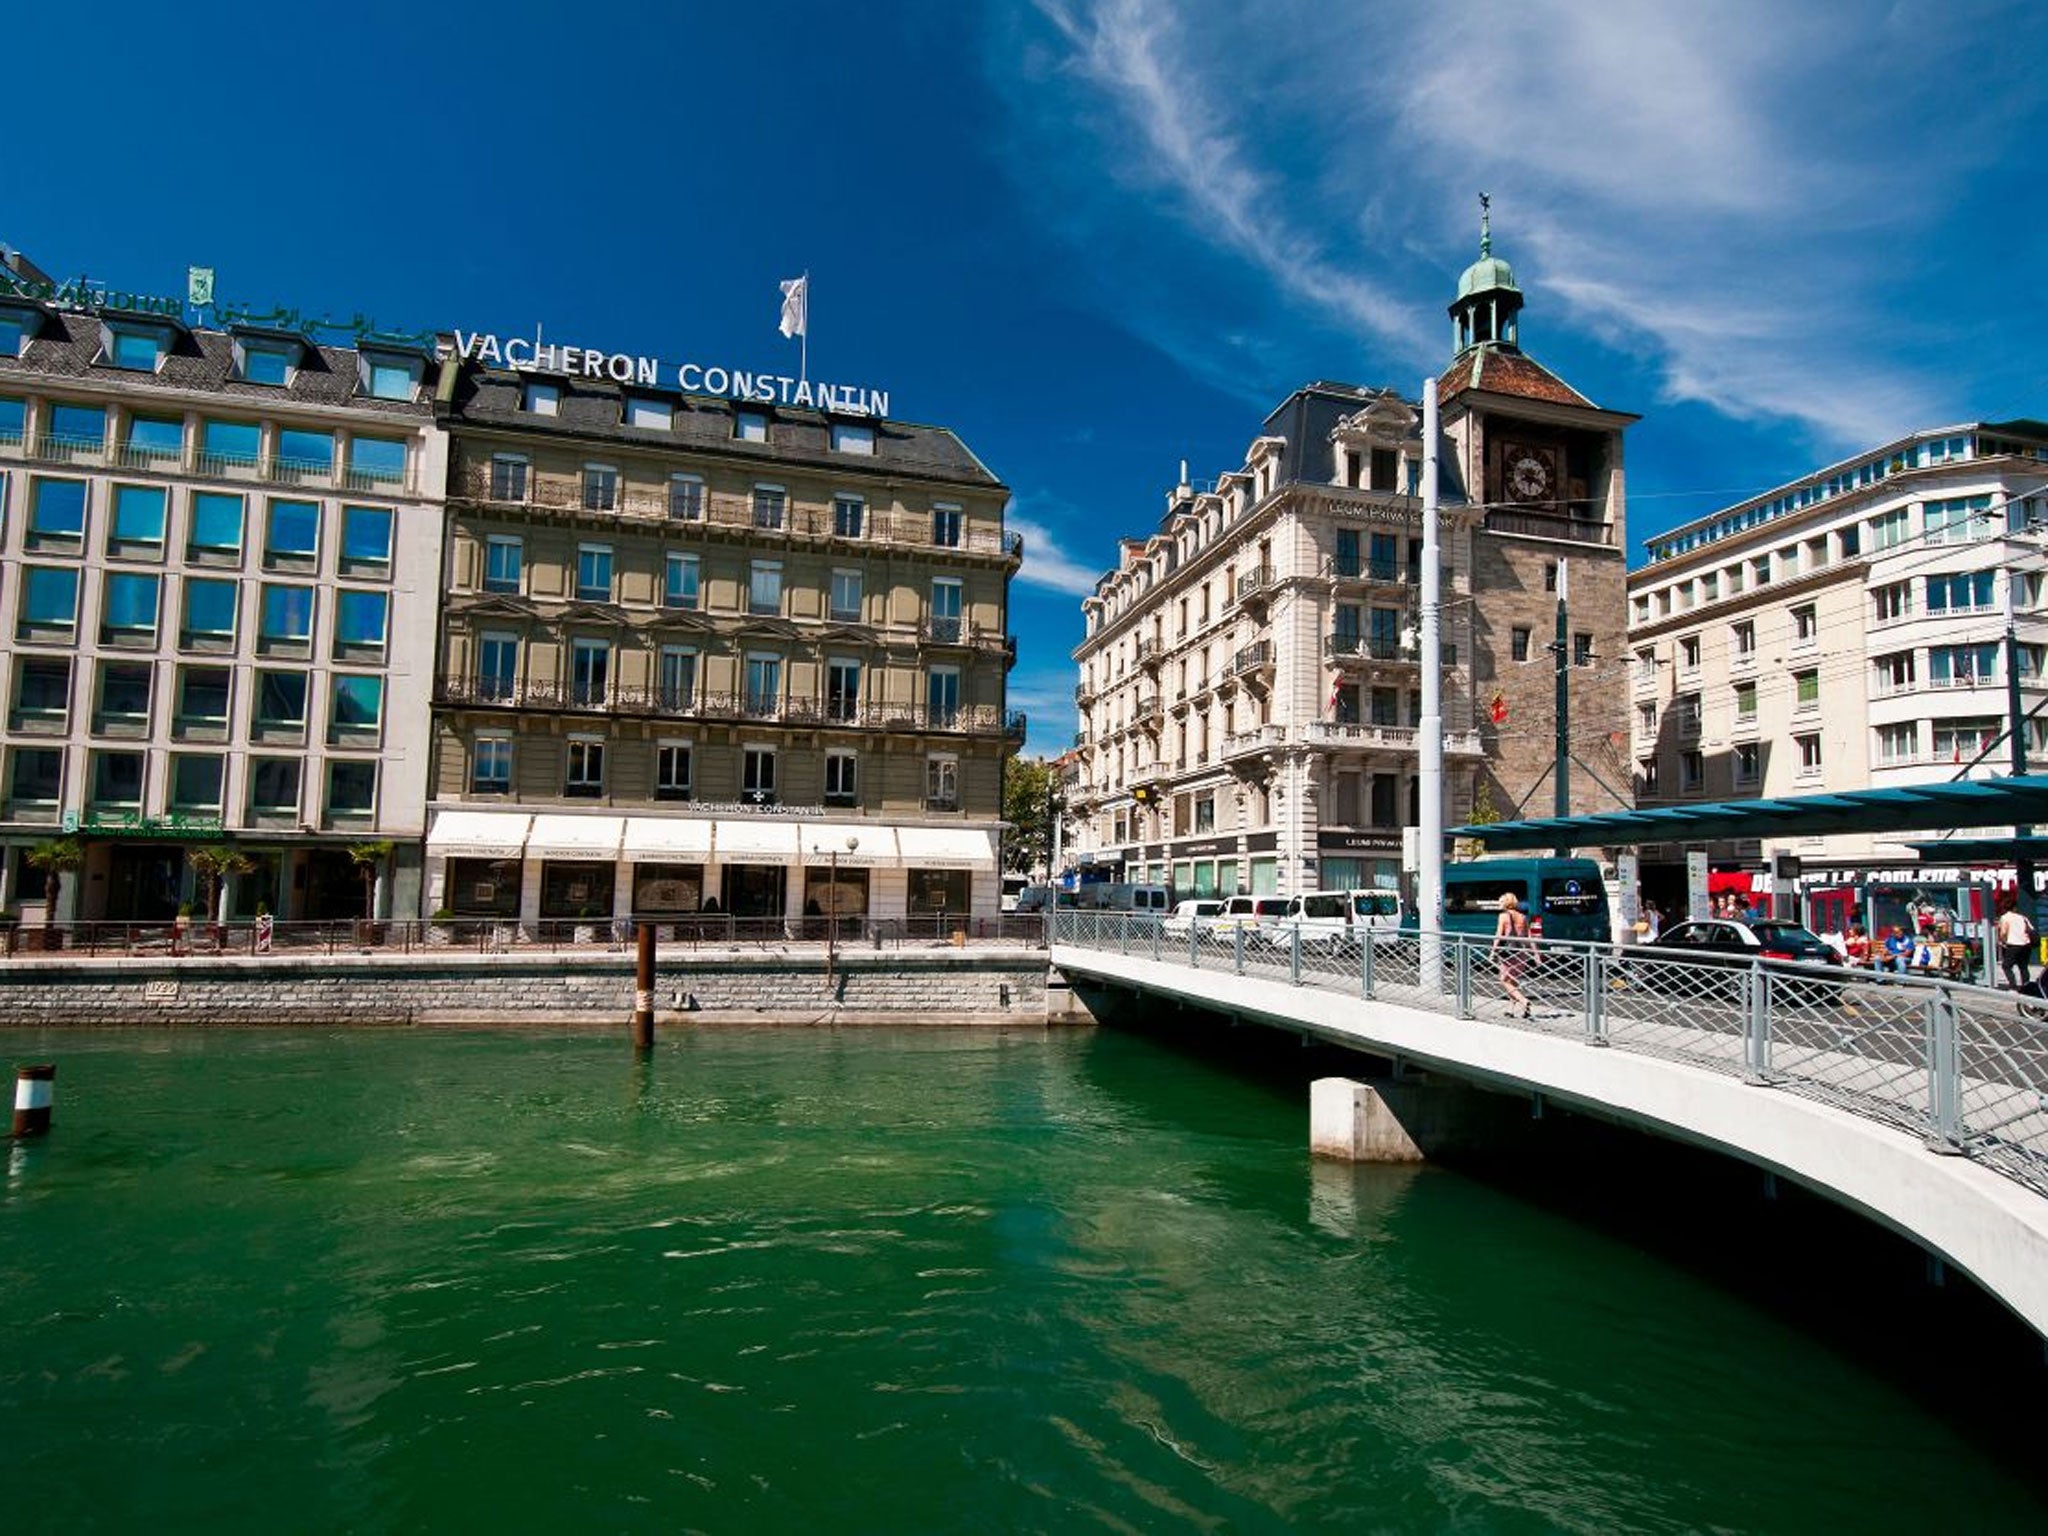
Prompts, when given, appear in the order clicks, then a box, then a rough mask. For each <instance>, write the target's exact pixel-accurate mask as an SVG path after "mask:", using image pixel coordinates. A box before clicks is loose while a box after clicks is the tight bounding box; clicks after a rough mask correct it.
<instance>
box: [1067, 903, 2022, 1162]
mask: <svg viewBox="0 0 2048 1536" xmlns="http://www.w3.org/2000/svg"><path fill="white" fill-rule="evenodd" d="M1051 942H1052V945H1053V947H1054V959H1055V962H1057V960H1058V958H1059V956H1058V951H1059V950H1060V949H1061V948H1069V949H1083V950H1095V951H1102V952H1109V953H1114V954H1117V955H1122V956H1129V957H1132V958H1138V959H1145V960H1151V961H1155V962H1159V963H1162V964H1168V965H1174V966H1182V967H1187V968H1190V969H1193V970H1198V971H1201V970H1214V971H1222V972H1228V973H1231V974H1234V975H1237V976H1244V977H1251V978H1255V979H1264V980H1269V981H1276V982H1283V983H1289V984H1292V985H1295V986H1300V987H1314V988H1319V989H1323V990H1326V991H1332V992H1341V993H1348V994H1351V995H1354V996H1356V997H1358V998H1359V999H1360V1000H1361V1001H1380V1002H1386V1003H1398V1004H1400V1005H1403V1006H1405V1007H1408V1008H1413V1009H1419V1010H1423V1011H1426V1012H1431V1013H1438V1014H1441V1015H1443V1016H1444V1018H1445V1021H1446V1027H1447V1028H1468V1027H1472V1026H1473V1025H1485V1026H1489V1027H1495V1028H1504V1029H1516V1030H1531V1031H1537V1032H1541V1033H1545V1034H1549V1035H1553V1036H1559V1035H1563V1036H1576V1037H1578V1038H1580V1039H1583V1040H1584V1041H1585V1043H1586V1044H1587V1045H1588V1046H1592V1047H1605V1048H1611V1049H1614V1050H1621V1051H1629V1052H1634V1053H1637V1054H1640V1055H1645V1056H1652V1057H1659V1058H1663V1059H1666V1060H1671V1061H1678V1062H1683V1063H1686V1064H1687V1065H1690V1066H1694V1067H1701V1068H1705V1069H1707V1070H1709V1071H1712V1072H1716V1073H1721V1074H1725V1075H1728V1076H1733V1077H1737V1078H1740V1079H1741V1080H1743V1081H1746V1082H1750V1083H1754V1084H1757V1085H1759V1086H1769V1087H1771V1088H1775V1089H1780V1090H1783V1091H1786V1092H1790V1093H1795V1094H1800V1095H1804V1096H1806V1097H1809V1098H1812V1099H1815V1100H1817V1101H1821V1102H1824V1103H1827V1104H1829V1105H1832V1106H1834V1107H1837V1108H1840V1109H1843V1110H1847V1111H1850V1112H1851V1113H1854V1114H1856V1115H1859V1116H1862V1117H1864V1118H1866V1119H1870V1120H1874V1121H1879V1122H1882V1123H1884V1124H1886V1125H1889V1126H1893V1127H1895V1128H1897V1129H1899V1130H1903V1131H1907V1132H1910V1133H1912V1134H1914V1135H1917V1136H1920V1137H1922V1138H1924V1139H1925V1140H1926V1142H1927V1143H1928V1145H1929V1146H1931V1147H1933V1148H1934V1149H1936V1150H1937V1151H1942V1152H1947V1153H1954V1154H1958V1155H1961V1156H1965V1157H1969V1158H1972V1159H1975V1160H1977V1161H1979V1162H1981V1163H1983V1164H1984V1165H1986V1166H1987V1167H1991V1168H1995V1169H1996V1170H1998V1171H1999V1172H2001V1173H2003V1174H2005V1175H2006V1176H2008V1177H2010V1178H2012V1179H2014V1180H2017V1181H2018V1182H2020V1183H2022V1184H2024V1185H2026V1186H2028V1187H2029V1188H2031V1189H2033V1190H2034V1191H2036V1192H2038V1193H2040V1194H2043V1195H2048V1027H2044V1019H2048V1007H2039V1006H2032V1007H2030V1006H2029V1005H2028V1004H2026V1003H2025V1002H2024V1001H2023V1000H2022V999H2021V998H2019V997H2017V996H2015V994H2013V993H2011V992H2002V991H1993V990H1991V989H1989V988H1985V987H1978V986H1970V985H1966V984H1963V983H1960V982H1952V981H1942V980H1930V979H1925V978H1921V977H1916V976H1894V975H1888V974H1880V973H1874V972H1871V971H1864V970H1851V969H1846V968H1840V967H1827V966H1818V967H1817V966H1805V965H1798V964H1793V963H1784V962H1777V961H1763V960H1752V961H1747V962H1743V961H1733V962H1731V963H1728V964H1714V963H1708V962H1702V961H1698V960H1692V959H1686V958H1679V957H1675V956H1667V955H1653V954H1649V953H1647V952H1643V951H1638V950H1635V949H1632V948H1630V947H1627V946H1621V947H1610V946H1607V945H1593V944H1579V943H1566V942H1563V941H1557V940H1537V941H1535V942H1534V944H1533V945H1532V947H1531V949H1530V950H1529V952H1528V953H1527V955H1526V958H1524V959H1522V960H1521V961H1520V962H1519V963H1520V964H1521V965H1522V966H1523V967H1524V968H1523V969H1522V970H1521V971H1520V974H1519V975H1517V973H1516V972H1515V971H1514V970H1510V971H1508V972H1507V976H1508V978H1510V979H1513V980H1515V981H1516V983H1517V985H1518V986H1519V989H1520V990H1521V991H1522V992H1523V993H1524V994H1525V995H1526V997H1527V998H1528V1000H1529V1005H1530V1006H1529V1007H1528V1009H1527V1010H1526V1011H1525V1010H1523V1009H1522V1008H1521V1007H1520V1005H1516V1004H1512V1002H1511V999H1510V997H1509V995H1508V992H1507V989H1506V983H1505V982H1504V980H1503V974H1502V968H1501V967H1500V966H1498V965H1496V964H1495V963H1494V962H1493V960H1492V958H1491V953H1490V952H1491V949H1492V944H1493V941H1492V939H1491V938H1475V937H1472V936H1470V935H1461V934H1444V935H1441V938H1440V943H1441V955H1442V964H1441V972H1440V974H1441V983H1442V984H1441V988H1440V989H1430V988H1425V987H1424V986H1423V985H1422V984H1421V970H1422V965H1423V953H1422V943H1421V940H1420V939H1419V938H1418V936H1417V935H1415V934H1413V933H1404V934H1400V935H1393V934H1374V933H1372V932H1370V931H1368V932H1367V933H1366V934H1365V935H1364V936H1363V938H1354V937H1350V936H1342V937H1330V936H1325V935H1319V934H1315V933H1310V934H1307V935H1306V936H1304V935H1303V934H1302V933H1300V932H1299V931H1295V930H1269V929H1263V928H1259V927H1255V926H1252V925H1228V924H1223V923H1211V924H1202V923H1197V924H1195V925H1193V926H1191V927H1188V928H1186V929H1184V930H1183V929H1176V930H1175V931H1172V932H1169V931H1168V929H1167V925H1166V923H1165V922H1164V921H1163V920H1161V919H1160V918H1158V917H1155V916H1149V915H1126V914H1121V913H1108V912H1087V911H1074V910H1066V909H1063V910H1061V911H1059V912H1057V913H1056V914H1054V916H1053V922H1052V931H1051Z"/></svg>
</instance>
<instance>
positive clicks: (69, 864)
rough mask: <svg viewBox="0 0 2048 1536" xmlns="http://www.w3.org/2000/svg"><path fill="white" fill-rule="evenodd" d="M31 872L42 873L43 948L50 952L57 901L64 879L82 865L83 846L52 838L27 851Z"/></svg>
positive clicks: (73, 841) (78, 843)
mask: <svg viewBox="0 0 2048 1536" xmlns="http://www.w3.org/2000/svg"><path fill="white" fill-rule="evenodd" d="M28 863H29V868H31V869H40V870H41V871H42V872H43V880H44V886H43V948H45V949H50V948H52V947H54V946H53V943H52V940H53V938H54V935H55V932H56V930H55V928H54V927H53V926H52V925H53V924H54V923H55V921H56V917H57V897H58V896H59V895H60V894H61V893H62V891H63V888H64V887H63V877H64V875H65V874H66V873H67V872H69V871H72V870H76V869H79V868H82V867H83V866H84V864H85V844H83V843H81V842H80V841H79V840H78V839H77V838H75V837H53V838H50V839H49V840H48V841H46V842H40V843H37V844H36V845H35V847H33V848H31V849H29V851H28Z"/></svg>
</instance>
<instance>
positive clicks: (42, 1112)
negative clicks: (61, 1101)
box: [14, 1062, 57, 1136]
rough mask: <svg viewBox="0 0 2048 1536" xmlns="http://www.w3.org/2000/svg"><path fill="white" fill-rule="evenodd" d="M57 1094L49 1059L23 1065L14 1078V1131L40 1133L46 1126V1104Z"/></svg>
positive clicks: (54, 1066) (54, 1098) (47, 1121)
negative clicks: (32, 1064) (38, 1064)
mask: <svg viewBox="0 0 2048 1536" xmlns="http://www.w3.org/2000/svg"><path fill="white" fill-rule="evenodd" d="M56 1098H57V1068H56V1064H55V1063H53V1062H45V1063H43V1064H42V1065H40V1066H34V1067H23V1068H22V1069H21V1070H20V1071H19V1072H17V1073H16V1074H15V1078H14V1134H15V1135H17V1136H41V1135H43V1134H44V1133H45V1132H47V1131H48V1130H49V1129H50V1106H51V1105H52V1104H53V1103H54V1102H55V1101H56Z"/></svg>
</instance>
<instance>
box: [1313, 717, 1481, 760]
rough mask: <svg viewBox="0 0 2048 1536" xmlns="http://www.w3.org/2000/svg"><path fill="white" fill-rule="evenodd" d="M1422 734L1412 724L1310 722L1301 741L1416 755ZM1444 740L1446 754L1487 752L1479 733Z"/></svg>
mask: <svg viewBox="0 0 2048 1536" xmlns="http://www.w3.org/2000/svg"><path fill="white" fill-rule="evenodd" d="M1420 734H1421V733H1420V732H1419V731H1418V730H1417V729H1416V727H1414V726H1412V725H1395V724H1392V723H1391V722H1384V721H1360V720H1311V721H1309V722H1308V723H1307V724H1306V725H1305V726H1303V727H1302V732H1301V739H1302V740H1303V741H1305V742H1307V743H1308V744H1309V745H1311V746H1319V747H1348V748H1352V749H1354V750H1366V751H1376V752H1414V751H1418V750H1420ZM1443 739H1444V751H1445V752H1446V753H1449V754H1453V755H1456V754H1465V755H1471V756H1477V755H1479V754H1480V753H1481V752H1482V751H1483V750H1484V749H1483V747H1482V746H1481V743H1480V740H1479V733H1478V732H1477V731H1445V732H1444V733H1443Z"/></svg>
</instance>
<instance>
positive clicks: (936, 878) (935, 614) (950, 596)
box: [427, 361, 1023, 924]
mask: <svg viewBox="0 0 2048 1536" xmlns="http://www.w3.org/2000/svg"><path fill="white" fill-rule="evenodd" d="M440 408H441V415H442V419H443V420H444V422H445V424H446V426H447V429H448V431H449V433H450V436H451V470H450V483H449V493H448V504H449V513H450V531H449V541H448V554H447V565H446V571H445V580H446V589H447V597H446V603H445V610H444V620H443V626H442V633H441V641H440V652H439V659H438V662H437V664H436V668H435V670H436V674H437V677H436V685H435V698H436V710H435V717H434V726H433V742H432V757H433V765H434V769H433V782H432V788H431V795H432V807H433V812H434V815H433V822H432V827H431V829H430V832H429V836H428V845H427V854H428V858H427V880H428V887H429V900H430V902H431V904H432V905H433V906H435V907H438V908H445V909H447V910H449V911H451V912H453V913H455V914H456V915H459V916H496V917H502V918H510V917H514V916H516V917H519V918H520V919H522V920H523V921H525V922H526V923H528V924H532V923H535V922H542V921H548V920H573V919H578V918H591V917H604V918H610V917H627V916H640V917H654V918H660V917H666V916H674V915H679V914H685V913H692V912H700V911H710V910H717V911H723V912H726V913H730V914H733V915H735V916H739V917H782V916H785V915H787V916H796V915H798V914H801V913H806V912H810V913H816V912H832V911H837V912H839V913H840V914H842V915H848V916H857V915H872V916H874V917H877V918H881V919H901V918H905V917H913V918H933V919H939V918H941V917H942V916H944V915H954V916H958V915H964V914H976V915H986V916H993V915H994V914H995V913H996V911H997V907H998V900H999V894H1000V893H999V887H998V882H997V871H996V849H997V838H998V832H999V829H1000V818H1001V806H1002V763H1003V758H1004V756H1005V755H1006V753H1007V752H1008V751H1010V750H1012V749H1013V748H1014V747H1015V746H1016V745H1017V744H1018V743H1019V741H1020V740H1021V737H1022V732H1023V722H1022V720H1021V718H1020V717H1017V716H1014V715H1012V714H1010V713H1009V712H1008V711H1007V709H1006V708H1005V683H1006V677H1007V673H1008V670H1009V668H1010V666H1011V665H1012V663H1013V662H1014V660H1015V645H1014V642H1013V641H1012V640H1011V638H1010V636H1009V634H1008V629H1007V623H1006V614H1007V605H1008V588H1009V581H1010V578H1011V577H1012V576H1013V575H1014V574H1015V572H1016V570H1017V567H1018V565H1019V563H1020V559H1021V548H1020V544H1019V541H1018V539H1017V538H1016V536H1015V535H1013V534H1010V533H1007V532H1006V531H1005V530H1004V527H1003V514H1004V508H1005V506H1006V503H1007V500H1008V494H1007V491H1006V490H1005V488H1004V487H1003V485H1002V484H1001V483H1000V482H999V481H997V479H996V478H995V476H993V475H992V474H990V473H989V471H988V470H987V469H986V468H984V467H983V465H982V464H981V463H980V461H979V460H977V459H976V458H975V457H974V455H973V454H972V453H970V452H969V451H968V450H967V448H966V447H965V446H964V445H963V444H962V443H961V442H960V440H959V439H958V438H957V437H955V436H954V435H953V434H952V433H951V432H949V431H946V430H945V429H943V428H939V427H927V426H916V425H912V424H909V423H904V422H898V421H891V420H881V419H875V418H872V417H865V416H852V415H833V414H822V413H820V412H818V411H816V410H811V409H794V408H789V407H784V406H780V405H771V404H754V403H751V402H749V403H737V404H736V403H735V402H733V401H730V400H725V399H715V398H711V397H708V396H703V395H693V394H687V393H681V392H678V391H676V390H672V389H670V390H664V389H660V388H655V387H636V386H633V385H628V384H620V383H614V382H611V381H610V380H606V379H599V378H595V377H589V376H584V375H569V374H554V375H550V374H546V373H542V372H536V371H531V370H525V371H514V370H511V369H506V368H497V367H487V366H484V365H482V364H479V363H476V362H473V361H471V362H465V363H463V364H462V366H461V367H460V369H459V370H458V371H456V372H454V373H452V374H451V377H450V379H449V384H448V388H447V389H445V390H444V391H443V395H442V399H441V401H440Z"/></svg>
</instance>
